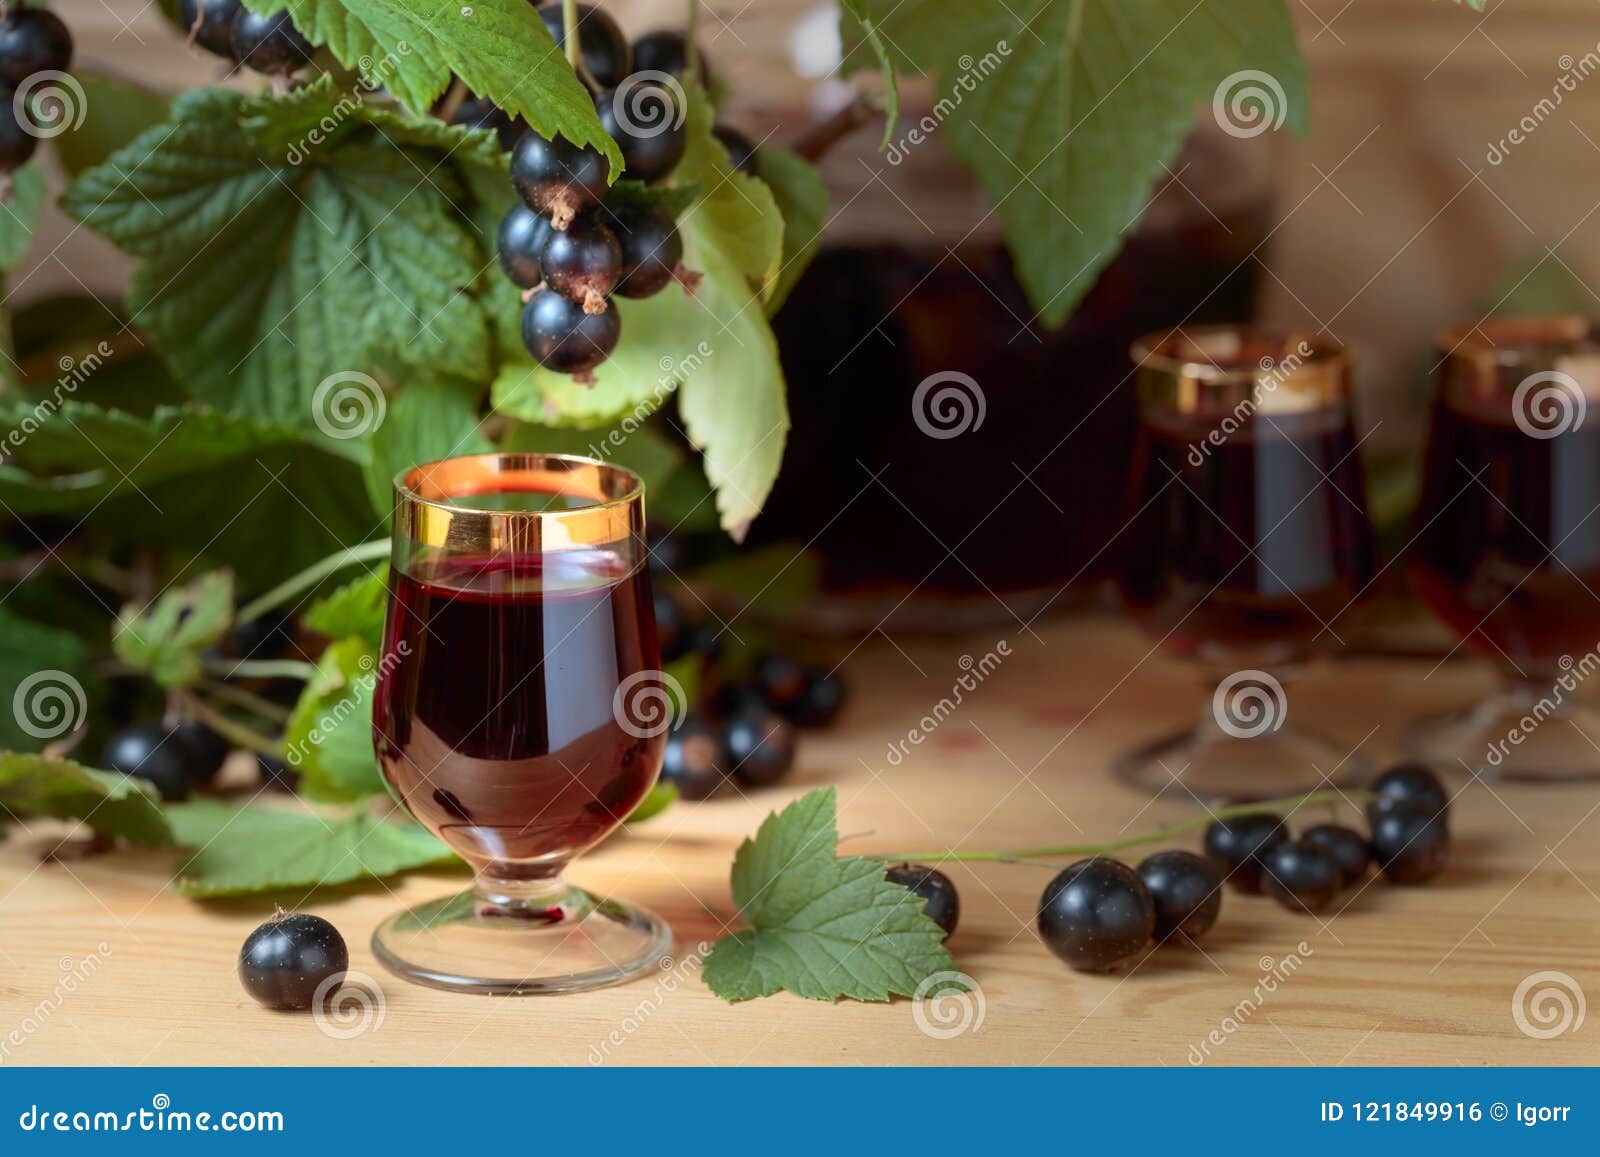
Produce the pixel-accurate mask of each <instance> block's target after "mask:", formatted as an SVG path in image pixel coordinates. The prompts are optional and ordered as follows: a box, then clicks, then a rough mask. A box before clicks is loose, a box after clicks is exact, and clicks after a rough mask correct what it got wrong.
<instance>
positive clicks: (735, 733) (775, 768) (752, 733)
mask: <svg viewBox="0 0 1600 1157" xmlns="http://www.w3.org/2000/svg"><path fill="white" fill-rule="evenodd" d="M722 745H723V747H724V748H725V749H726V750H727V752H728V762H729V764H731V765H732V772H733V777H734V778H735V779H737V780H738V781H739V782H740V783H742V784H744V785H745V786H746V787H771V786H772V785H773V784H775V783H777V782H778V781H780V780H781V779H783V777H784V776H786V775H788V774H789V769H790V768H792V767H793V766H794V749H795V734H794V725H793V724H792V723H790V722H789V721H788V720H787V719H785V718H784V717H783V716H781V715H776V714H774V713H773V712H771V711H759V710H758V711H741V712H740V713H739V714H737V715H735V716H734V717H733V718H731V719H729V720H728V722H727V725H726V726H725V727H724V728H723V731H722Z"/></svg>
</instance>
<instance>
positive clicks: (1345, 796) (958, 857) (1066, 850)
mask: <svg viewBox="0 0 1600 1157" xmlns="http://www.w3.org/2000/svg"><path fill="white" fill-rule="evenodd" d="M1371 798H1372V793H1371V792H1369V791H1364V790H1352V791H1314V792H1311V793H1310V794H1309V795H1292V796H1286V797H1284V798H1283V799H1269V800H1262V801H1260V802H1259V803H1239V804H1229V805H1228V806H1227V807H1220V808H1213V809H1211V810H1208V811H1207V812H1206V813H1205V814H1204V815H1200V816H1196V817H1195V818H1193V819H1189V820H1184V821H1183V822H1182V823H1178V824H1173V825H1172V826H1171V827H1166V828H1162V829H1160V830H1159V831H1154V832H1146V833H1144V834H1143V835H1138V836H1127V837H1125V838H1123V839H1120V840H1111V841H1108V842H1106V843H1102V844H1058V845H1056V846H1054V847H1048V848H1018V849H1017V850H1015V851H1009V852H957V851H944V852H893V853H874V854H873V855H872V857H871V858H872V859H874V860H890V861H893V862H895V863H899V862H900V861H902V860H905V861H908V862H915V863H921V864H938V863H968V864H978V863H982V864H1027V865H1029V866H1031V867H1049V868H1057V867H1059V866H1060V865H1058V864H1042V863H1039V862H1038V861H1041V860H1044V859H1047V858H1050V857H1055V856H1094V855H1102V854H1104V853H1106V852H1115V851H1118V850H1120V849H1122V848H1136V847H1139V846H1141V845H1143V844H1160V843H1165V842H1166V841H1167V840H1171V839H1175V838H1176V837H1178V836H1181V835H1186V834H1187V833H1189V832H1194V831H1199V830H1200V829H1202V828H1204V827H1206V826H1207V825H1209V824H1210V823H1211V822H1212V821H1213V820H1220V819H1231V818H1233V817H1235V816H1244V815H1251V814H1253V813H1255V812H1259V811H1280V810H1282V811H1293V810H1295V809H1296V808H1300V807H1305V806H1307V805H1312V806H1314V805H1316V804H1322V803H1326V804H1337V803H1339V802H1340V801H1344V802H1347V803H1364V802H1366V801H1367V800H1369V799H1371Z"/></svg>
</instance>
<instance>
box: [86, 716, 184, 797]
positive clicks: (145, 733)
mask: <svg viewBox="0 0 1600 1157" xmlns="http://www.w3.org/2000/svg"><path fill="white" fill-rule="evenodd" d="M188 756H189V752H188V749H187V748H186V747H185V746H184V745H183V744H182V743H180V742H179V741H178V740H176V739H174V738H173V737H172V733H171V732H170V731H168V730H167V728H166V726H165V725H163V724H162V723H160V722H155V723H145V724H142V725H141V726H138V727H129V728H128V729H126V730H125V731H119V732H117V733H116V734H115V735H113V736H112V737H111V738H110V739H109V740H108V741H107V742H106V746H105V751H104V752H102V754H101V756H100V765H101V766H102V767H104V768H105V769H106V770H107V771H118V772H121V773H122V774H123V775H133V776H137V777H138V778H140V779H143V780H148V781H149V782H150V783H151V784H152V785H153V786H154V787H155V789H156V790H157V791H158V792H160V793H161V798H162V799H164V800H180V799H185V798H187V797H188V795H189V758H188Z"/></svg>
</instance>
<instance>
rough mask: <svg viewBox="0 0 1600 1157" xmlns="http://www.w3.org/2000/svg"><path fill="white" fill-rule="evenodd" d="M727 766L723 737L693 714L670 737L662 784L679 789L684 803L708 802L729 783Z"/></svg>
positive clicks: (708, 723) (665, 752)
mask: <svg viewBox="0 0 1600 1157" xmlns="http://www.w3.org/2000/svg"><path fill="white" fill-rule="evenodd" d="M727 763H728V760H727V754H726V753H725V752H724V751H723V749H722V735H721V733H720V732H719V731H718V729H717V728H716V727H714V726H713V725H712V724H711V723H710V722H709V721H708V720H707V719H706V718H705V716H703V715H701V714H699V713H698V712H693V713H691V714H690V715H688V716H687V717H686V718H685V719H684V721H683V722H682V723H680V724H679V725H678V726H677V727H676V728H674V729H673V730H672V731H669V732H668V733H667V745H666V748H665V750H664V751H663V753H662V756H661V781H662V782H663V783H670V784H672V786H674V787H676V788H677V789H678V795H680V796H681V797H682V798H684V799H705V798H706V797H707V796H709V795H711V794H712V793H713V792H715V791H716V790H717V789H718V788H719V787H721V786H722V784H723V782H724V781H725V780H726V779H727Z"/></svg>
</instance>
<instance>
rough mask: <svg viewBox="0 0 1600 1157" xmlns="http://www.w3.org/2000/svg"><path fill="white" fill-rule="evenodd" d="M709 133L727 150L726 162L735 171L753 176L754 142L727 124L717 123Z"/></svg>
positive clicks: (754, 161)
mask: <svg viewBox="0 0 1600 1157" xmlns="http://www.w3.org/2000/svg"><path fill="white" fill-rule="evenodd" d="M711 134H712V135H713V136H714V137H716V138H717V140H719V141H721V142H722V147H723V148H725V149H727V150H728V163H729V164H731V165H732V166H733V168H734V171H735V172H738V173H747V174H749V175H750V176H752V177H753V176H755V173H756V143H755V142H754V141H752V140H751V139H750V138H749V137H747V136H745V135H744V134H743V133H741V132H740V131H739V130H738V129H730V128H729V127H728V126H727V125H718V126H717V127H716V128H714V129H712V130H711Z"/></svg>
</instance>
